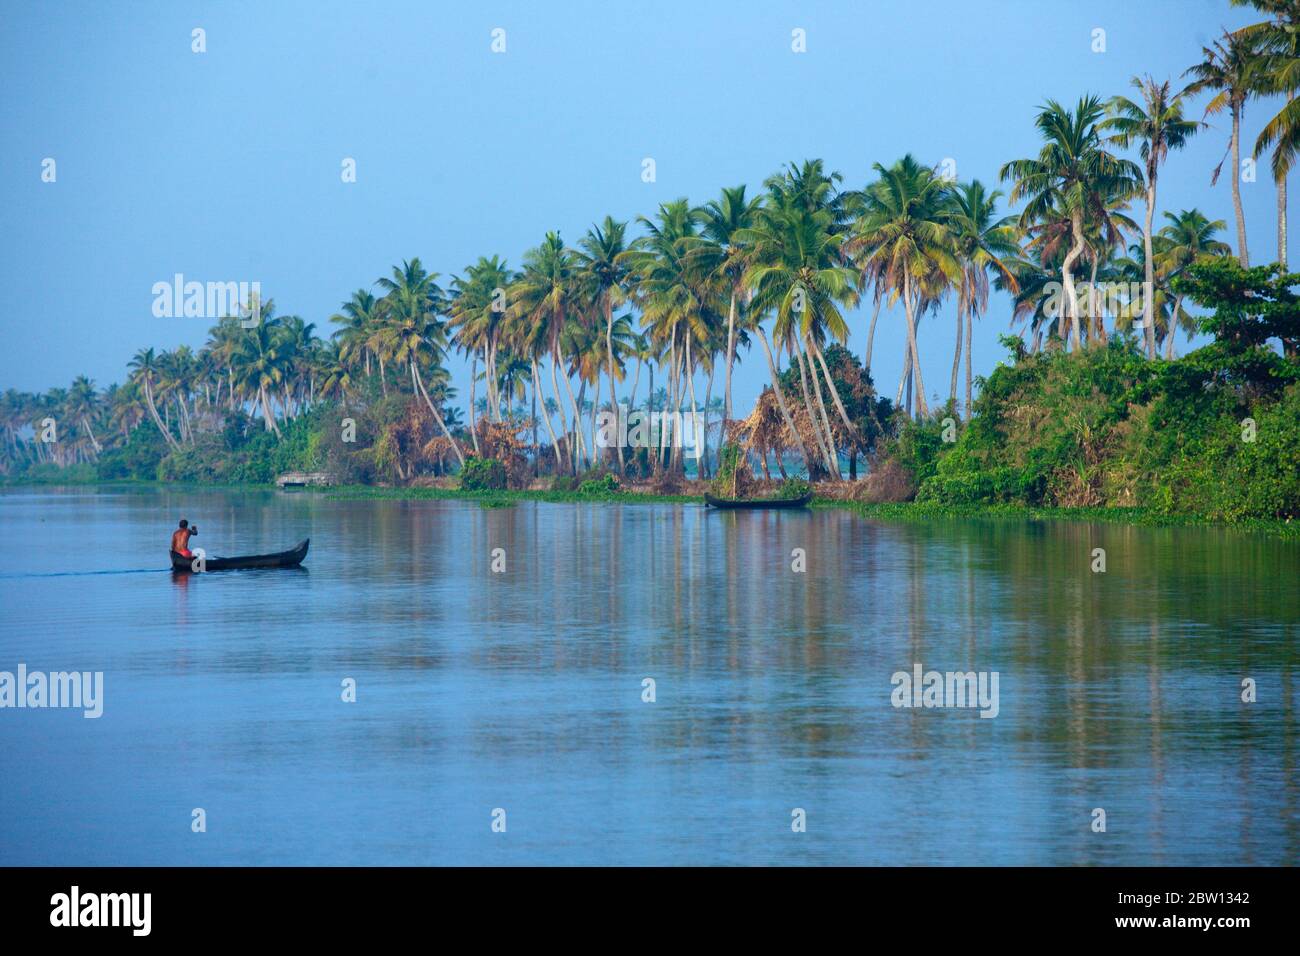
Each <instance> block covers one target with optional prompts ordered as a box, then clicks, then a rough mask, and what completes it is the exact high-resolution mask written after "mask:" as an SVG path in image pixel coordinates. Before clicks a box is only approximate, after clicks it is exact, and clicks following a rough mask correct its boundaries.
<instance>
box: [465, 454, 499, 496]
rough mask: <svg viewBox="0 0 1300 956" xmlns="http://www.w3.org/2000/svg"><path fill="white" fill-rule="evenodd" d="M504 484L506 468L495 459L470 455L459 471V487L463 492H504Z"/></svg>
mask: <svg viewBox="0 0 1300 956" xmlns="http://www.w3.org/2000/svg"><path fill="white" fill-rule="evenodd" d="M506 482H507V476H506V466H505V465H503V464H501V462H499V461H497V460H496V459H495V458H478V457H475V456H473V455H471V456H470V457H469V458H466V459H465V467H464V468H462V469H461V470H460V487H461V489H462V490H464V491H504V490H505V488H506Z"/></svg>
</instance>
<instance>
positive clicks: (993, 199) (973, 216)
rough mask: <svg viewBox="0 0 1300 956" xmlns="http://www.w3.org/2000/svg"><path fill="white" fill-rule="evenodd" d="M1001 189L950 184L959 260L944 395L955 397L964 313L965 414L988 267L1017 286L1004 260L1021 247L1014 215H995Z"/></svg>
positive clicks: (986, 295)
mask: <svg viewBox="0 0 1300 956" xmlns="http://www.w3.org/2000/svg"><path fill="white" fill-rule="evenodd" d="M1000 198H1002V192H1001V191H1000V190H997V189H994V190H993V191H992V192H986V191H985V189H984V185H983V183H981V182H980V181H979V180H978V179H976V180H972V181H971V182H970V183H968V184H966V185H964V186H957V187H956V188H955V189H953V190H952V205H953V208H952V212H953V215H952V218H951V220H950V228H951V229H952V234H953V240H954V244H955V246H956V248H957V254H958V257H959V261H960V263H961V280H960V282H959V284H958V296H957V298H958V305H957V345H956V348H955V349H954V352H953V359H952V383H951V386H950V388H949V394H948V398H949V401H953V402H955V401H956V397H957V364H958V361H959V359H960V357H961V355H962V351H963V349H962V338H963V329H962V320H963V314H964V318H965V330H964V331H965V340H966V342H965V353H966V403H965V405H964V406H963V407H964V408H965V409H966V416H967V417H968V418H969V417H970V407H971V344H972V342H971V338H972V327H971V324H972V319H973V318H974V317H975V316H976V315H983V314H984V311H985V309H987V308H988V300H989V273H993V274H995V275H996V276H998V277H1000V278H1001V280H1002V283H1003V287H1004V288H1005V289H1006V290H1007V291H1008V292H1010V293H1011V294H1012V295H1015V294H1017V293H1018V292H1019V291H1020V287H1019V284H1018V283H1017V281H1016V277H1015V275H1014V274H1013V273H1012V271H1011V269H1010V268H1009V266H1008V262H1009V261H1011V260H1012V259H1013V258H1014V257H1015V256H1016V255H1017V254H1018V253H1019V251H1020V247H1019V244H1018V243H1017V241H1016V239H1017V236H1016V230H1015V228H1014V226H1013V222H1014V217H1013V216H1004V217H1002V218H1000V219H999V218H997V204H998V200H999V199H1000Z"/></svg>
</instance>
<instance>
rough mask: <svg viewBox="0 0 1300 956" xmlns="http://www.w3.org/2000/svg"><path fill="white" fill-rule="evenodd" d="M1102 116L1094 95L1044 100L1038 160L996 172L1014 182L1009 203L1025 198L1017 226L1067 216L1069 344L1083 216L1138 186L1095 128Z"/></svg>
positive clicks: (1137, 173)
mask: <svg viewBox="0 0 1300 956" xmlns="http://www.w3.org/2000/svg"><path fill="white" fill-rule="evenodd" d="M1104 116H1105V108H1104V107H1103V106H1102V103H1101V100H1099V99H1098V98H1097V97H1095V96H1085V97H1082V98H1081V99H1080V100H1079V102H1078V105H1077V106H1076V107H1075V109H1074V110H1073V111H1071V110H1069V109H1067V108H1066V107H1064V106H1062V105H1061V104H1060V103H1057V102H1056V101H1055V100H1048V101H1047V103H1046V105H1045V106H1044V107H1043V108H1042V109H1041V110H1040V111H1039V114H1038V117H1037V118H1036V120H1035V124H1036V125H1037V126H1038V130H1039V133H1040V134H1041V135H1042V137H1043V140H1044V144H1043V148H1042V150H1041V151H1040V152H1039V154H1038V156H1037V158H1034V159H1016V160H1012V161H1011V162H1009V163H1006V164H1004V165H1003V166H1002V169H1001V172H1000V174H999V175H1000V177H1001V178H1002V179H1003V180H1011V181H1012V182H1013V186H1012V189H1011V196H1010V200H1011V202H1013V203H1014V202H1020V201H1022V200H1023V201H1024V202H1025V207H1024V209H1023V210H1022V211H1021V214H1020V225H1021V228H1025V229H1027V228H1029V227H1031V226H1032V225H1033V224H1034V223H1035V221H1036V220H1038V219H1039V218H1042V217H1045V216H1046V215H1047V214H1049V213H1050V212H1051V211H1052V210H1053V209H1054V208H1056V207H1059V208H1060V209H1061V210H1062V211H1063V212H1064V213H1065V214H1066V215H1067V216H1068V217H1069V221H1070V237H1071V239H1072V240H1073V242H1072V245H1071V246H1070V248H1069V251H1068V252H1066V254H1065V258H1064V259H1063V260H1062V261H1061V284H1062V285H1063V286H1064V293H1065V304H1066V306H1067V307H1068V309H1069V312H1070V330H1069V333H1070V339H1071V344H1072V345H1073V347H1074V348H1078V347H1079V345H1080V325H1079V313H1080V309H1079V302H1078V297H1077V296H1076V294H1075V286H1074V267H1075V263H1076V262H1077V261H1078V259H1079V257H1080V256H1081V255H1083V253H1084V250H1085V249H1086V247H1087V238H1086V235H1085V220H1087V219H1089V218H1091V219H1093V220H1094V221H1098V222H1099V221H1101V220H1102V219H1103V218H1104V217H1105V215H1106V200H1107V198H1114V197H1122V196H1135V195H1137V194H1138V193H1139V192H1140V190H1141V187H1142V171H1141V170H1140V169H1139V168H1138V167H1137V165H1136V164H1135V163H1133V162H1131V161H1129V160H1126V159H1119V158H1117V157H1116V156H1114V155H1112V154H1111V153H1109V152H1108V151H1107V150H1106V149H1105V148H1104V146H1103V144H1102V140H1101V134H1100V131H1099V124H1100V123H1101V121H1102V120H1103V118H1104Z"/></svg>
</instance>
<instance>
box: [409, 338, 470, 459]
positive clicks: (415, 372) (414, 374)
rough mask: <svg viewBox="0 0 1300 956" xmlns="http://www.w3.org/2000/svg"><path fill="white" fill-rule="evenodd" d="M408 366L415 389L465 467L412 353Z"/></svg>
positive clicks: (458, 446)
mask: <svg viewBox="0 0 1300 956" xmlns="http://www.w3.org/2000/svg"><path fill="white" fill-rule="evenodd" d="M410 366H411V381H412V383H413V384H414V385H415V388H416V390H417V391H418V392H419V393H420V394H421V395H423V396H424V404H426V405H428V406H429V411H431V412H432V413H433V420H434V421H436V422H437V423H438V427H439V428H441V429H442V433H443V434H444V435H446V436H447V441H449V442H451V450H452V451H454V452H455V453H456V460H457V461H459V462H460V464H461V467H462V468H463V467H465V456H464V455H462V454H461V452H460V445H458V444H457V443H456V439H455V438H453V437H452V436H451V429H449V428H448V427H447V423H446V422H445V421H443V420H442V415H440V414H439V413H438V409H437V408H436V407H435V406H434V404H433V399H431V398H429V392H428V391H427V390H426V389H425V387H424V379H423V378H422V377H421V375H420V369H419V368H418V367H417V366H416V364H415V356H414V355H412V356H411V360H410Z"/></svg>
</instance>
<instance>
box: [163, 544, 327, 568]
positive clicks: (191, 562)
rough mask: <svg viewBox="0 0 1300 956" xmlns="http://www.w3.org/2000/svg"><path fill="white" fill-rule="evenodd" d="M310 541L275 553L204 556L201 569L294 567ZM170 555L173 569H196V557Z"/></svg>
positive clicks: (298, 562) (300, 560)
mask: <svg viewBox="0 0 1300 956" xmlns="http://www.w3.org/2000/svg"><path fill="white" fill-rule="evenodd" d="M310 543H311V538H306V539H305V540H303V541H300V542H299V543H298V545H297V546H296V547H294V548H291V549H289V550H288V551H279V552H277V553H275V554H246V555H243V556H241V557H235V558H217V557H213V558H205V559H204V563H203V566H202V570H203V571H238V570H240V569H243V568H296V567H297V566H298V565H300V564H302V561H303V558H305V557H307V545H308V544H310ZM171 556H172V570H173V571H194V570H196V569H195V561H196V560H197V559H196V558H187V557H185V556H184V555H180V554H177V553H176V552H175V551H173V552H171Z"/></svg>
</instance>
